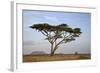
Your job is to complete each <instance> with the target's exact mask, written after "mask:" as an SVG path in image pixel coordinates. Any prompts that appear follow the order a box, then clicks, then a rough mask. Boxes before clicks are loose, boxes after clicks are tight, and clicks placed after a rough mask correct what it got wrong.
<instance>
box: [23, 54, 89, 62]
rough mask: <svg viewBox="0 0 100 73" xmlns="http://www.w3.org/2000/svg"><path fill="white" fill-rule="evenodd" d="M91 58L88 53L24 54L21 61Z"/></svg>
mask: <svg viewBox="0 0 100 73" xmlns="http://www.w3.org/2000/svg"><path fill="white" fill-rule="evenodd" d="M85 59H91V55H90V54H77V55H75V54H55V55H53V56H50V55H49V54H45V55H24V56H23V62H42V61H63V60H85Z"/></svg>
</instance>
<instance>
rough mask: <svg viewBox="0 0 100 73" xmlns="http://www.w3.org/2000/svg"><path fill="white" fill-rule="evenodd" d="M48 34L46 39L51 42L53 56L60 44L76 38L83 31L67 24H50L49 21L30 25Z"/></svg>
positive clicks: (45, 34)
mask: <svg viewBox="0 0 100 73" xmlns="http://www.w3.org/2000/svg"><path fill="white" fill-rule="evenodd" d="M30 28H32V29H36V30H38V31H39V32H41V33H42V34H43V35H44V36H46V38H45V40H48V42H49V43H50V44H51V54H50V55H51V56H53V55H54V53H55V51H56V50H57V49H58V47H59V45H60V44H63V43H68V42H71V41H74V40H75V37H79V35H80V34H81V33H82V32H81V30H80V28H74V29H72V28H71V27H69V26H68V25H67V24H60V25H49V24H48V23H40V24H33V25H32V26H30Z"/></svg>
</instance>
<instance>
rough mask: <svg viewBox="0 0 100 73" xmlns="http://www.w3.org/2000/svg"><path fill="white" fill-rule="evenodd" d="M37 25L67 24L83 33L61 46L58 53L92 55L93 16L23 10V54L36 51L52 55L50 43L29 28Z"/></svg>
mask: <svg viewBox="0 0 100 73" xmlns="http://www.w3.org/2000/svg"><path fill="white" fill-rule="evenodd" d="M37 23H49V24H51V25H58V24H61V23H66V24H68V25H69V26H70V27H73V28H81V31H82V32H83V33H82V34H81V35H80V37H78V38H76V40H75V41H72V42H70V43H67V44H64V45H61V46H60V47H59V49H58V50H57V51H56V53H66V54H67V53H74V52H76V51H77V52H79V53H90V50H91V44H90V43H91V14H90V13H82V12H81V13H79V12H51V11H34V10H33V11H32V10H23V54H30V53H31V52H34V51H44V52H46V53H50V43H48V41H47V40H44V39H45V37H44V36H43V35H42V34H41V33H40V32H38V31H36V30H33V29H31V28H29V26H31V25H33V24H37Z"/></svg>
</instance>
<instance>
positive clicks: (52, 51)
mask: <svg viewBox="0 0 100 73" xmlns="http://www.w3.org/2000/svg"><path fill="white" fill-rule="evenodd" d="M57 48H58V46H57V45H56V46H55V47H54V48H53V45H52V47H51V54H50V56H53V55H54V53H55V51H56V50H57Z"/></svg>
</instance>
